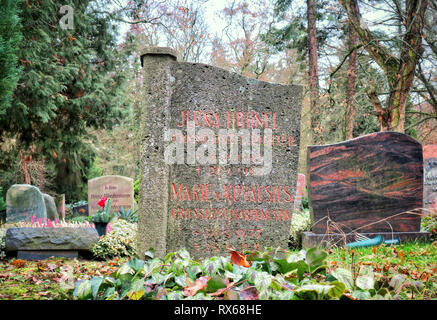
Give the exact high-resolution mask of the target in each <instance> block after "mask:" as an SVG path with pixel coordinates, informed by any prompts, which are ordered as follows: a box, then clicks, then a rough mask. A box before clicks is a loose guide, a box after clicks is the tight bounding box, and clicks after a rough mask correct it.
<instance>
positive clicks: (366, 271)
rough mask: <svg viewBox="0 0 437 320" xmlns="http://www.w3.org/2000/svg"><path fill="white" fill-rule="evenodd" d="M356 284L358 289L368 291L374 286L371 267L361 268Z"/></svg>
mask: <svg viewBox="0 0 437 320" xmlns="http://www.w3.org/2000/svg"><path fill="white" fill-rule="evenodd" d="M356 284H357V286H358V287H359V288H360V289H363V290H370V289H373V288H374V286H375V278H374V274H373V269H372V267H366V268H364V267H363V268H361V270H360V275H359V276H358V277H357V280H356Z"/></svg>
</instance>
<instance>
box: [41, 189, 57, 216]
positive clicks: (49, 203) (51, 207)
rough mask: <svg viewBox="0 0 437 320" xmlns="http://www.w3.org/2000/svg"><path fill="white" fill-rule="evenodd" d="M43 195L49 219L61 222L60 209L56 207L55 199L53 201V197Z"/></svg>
mask: <svg viewBox="0 0 437 320" xmlns="http://www.w3.org/2000/svg"><path fill="white" fill-rule="evenodd" d="M42 195H43V197H44V202H45V204H46V212H47V219H49V220H52V221H53V220H55V219H57V220H59V215H58V209H57V207H56V203H55V199H53V197H52V196H50V195H48V194H47V193H43V194H42Z"/></svg>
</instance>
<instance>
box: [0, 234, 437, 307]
mask: <svg viewBox="0 0 437 320" xmlns="http://www.w3.org/2000/svg"><path fill="white" fill-rule="evenodd" d="M436 246H437V243H436V242H434V243H418V242H413V243H405V244H401V245H396V246H387V245H384V244H383V245H379V246H376V247H370V248H357V249H353V250H351V249H345V248H340V247H335V248H330V249H329V248H328V249H325V250H318V249H315V248H313V249H310V250H307V251H306V252H305V251H301V250H291V251H288V250H286V251H285V250H274V249H267V250H266V251H264V252H255V253H252V254H249V253H248V252H245V253H246V254H245V255H244V254H234V255H230V256H227V257H225V256H223V257H212V258H205V259H201V260H192V259H191V258H190V256H189V253H188V252H187V251H185V250H180V251H178V252H173V253H170V254H168V255H167V256H166V258H165V259H163V260H162V259H158V258H153V255H152V254H150V257H149V259H147V260H146V261H145V262H144V261H142V260H139V259H136V258H127V257H124V258H113V259H106V260H102V259H100V261H99V260H84V259H66V258H50V259H47V260H41V261H24V260H20V259H15V258H9V259H3V260H1V261H0V283H1V286H0V299H1V300H70V299H150V300H155V299H160V300H167V299H168V300H170V299H201V300H204V299H232V300H235V299H240V300H246V299H247V300H257V299H276V300H282V299H285V300H290V299H296V300H300V299H347V300H349V299H352V300H356V299H358V300H360V299H366V300H367V299H396V300H398V299H399V300H413V299H417V300H434V299H437V287H436V283H437V282H436V280H437V250H436ZM281 257H282V258H281ZM300 265H302V266H303V268H302V270H301V268H300ZM294 269H296V270H294ZM83 280H85V281H83ZM86 280H89V281H86Z"/></svg>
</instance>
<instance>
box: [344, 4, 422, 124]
mask: <svg viewBox="0 0 437 320" xmlns="http://www.w3.org/2000/svg"><path fill="white" fill-rule="evenodd" d="M341 3H342V5H343V6H344V8H345V9H346V11H347V15H348V18H349V22H350V24H351V25H353V27H354V29H355V31H356V32H357V34H358V37H359V38H360V41H361V43H362V44H363V46H364V48H366V50H367V52H368V54H369V56H370V57H371V58H372V59H373V60H374V61H375V62H376V63H377V64H378V65H379V66H380V67H381V69H382V70H383V71H384V74H385V77H386V79H387V84H388V86H389V88H390V93H389V97H388V99H387V103H386V105H385V106H384V107H383V106H382V104H381V102H380V100H379V97H378V94H377V92H376V91H375V90H374V88H372V87H373V85H372V83H371V80H370V81H369V82H370V83H369V91H368V92H367V95H368V96H369V98H370V100H371V102H372V104H373V106H374V109H375V112H376V114H377V116H378V119H379V121H380V128H381V130H390V131H398V132H404V123H405V109H406V105H407V101H408V95H409V93H410V89H411V85H412V83H413V79H414V73H415V69H416V65H417V63H418V61H419V58H420V55H421V53H422V50H423V49H422V47H421V44H422V30H423V26H424V16H425V11H426V7H427V5H428V1H421V0H406V14H405V17H404V24H405V28H406V31H405V34H404V35H403V38H402V48H401V52H400V55H399V57H396V56H395V55H394V54H393V53H392V51H391V50H390V49H389V48H387V47H385V46H384V45H383V44H382V43H381V42H380V41H379V39H377V38H375V36H374V34H373V33H372V32H371V31H370V29H369V28H368V27H367V26H366V24H365V23H364V20H363V19H362V17H361V15H360V13H359V9H358V3H357V0H343V1H342V2H341ZM399 37H401V35H399Z"/></svg>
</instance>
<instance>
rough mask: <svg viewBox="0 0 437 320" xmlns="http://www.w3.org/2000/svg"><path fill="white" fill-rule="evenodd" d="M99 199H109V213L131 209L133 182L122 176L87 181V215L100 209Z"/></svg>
mask: <svg viewBox="0 0 437 320" xmlns="http://www.w3.org/2000/svg"><path fill="white" fill-rule="evenodd" d="M101 197H106V198H111V199H112V206H111V212H118V211H120V208H121V207H124V209H125V210H128V209H132V207H133V204H134V181H133V179H132V178H129V177H123V176H115V175H110V176H103V177H98V178H94V179H91V180H89V181H88V214H89V215H93V214H94V213H96V212H97V211H98V210H99V209H100V207H99V206H98V205H97V202H98V201H99V200H100V198H101Z"/></svg>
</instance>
